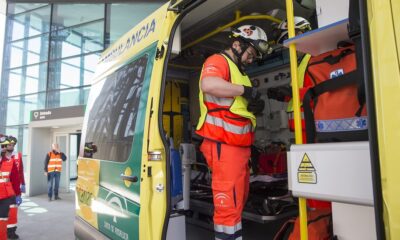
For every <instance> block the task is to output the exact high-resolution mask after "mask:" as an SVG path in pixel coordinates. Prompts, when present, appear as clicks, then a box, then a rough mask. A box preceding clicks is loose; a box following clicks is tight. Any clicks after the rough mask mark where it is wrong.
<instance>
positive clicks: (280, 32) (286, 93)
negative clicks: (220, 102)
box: [267, 17, 331, 209]
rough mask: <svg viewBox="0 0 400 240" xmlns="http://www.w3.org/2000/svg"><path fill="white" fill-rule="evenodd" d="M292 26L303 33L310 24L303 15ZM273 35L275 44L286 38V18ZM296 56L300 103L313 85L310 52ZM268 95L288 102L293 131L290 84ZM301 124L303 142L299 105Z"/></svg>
mask: <svg viewBox="0 0 400 240" xmlns="http://www.w3.org/2000/svg"><path fill="white" fill-rule="evenodd" d="M294 28H295V33H296V35H299V34H302V33H305V32H307V31H310V30H311V24H310V22H309V21H307V20H306V19H305V18H303V17H294ZM274 35H275V39H276V43H277V44H283V42H284V41H285V40H287V39H288V36H289V33H288V25H287V20H284V21H282V22H281V23H280V24H279V25H277V26H276V28H275V29H274ZM297 56H298V60H299V61H298V62H299V64H298V68H297V80H298V84H299V92H300V102H301V105H302V102H303V97H304V94H305V93H306V92H307V90H308V89H309V88H310V87H311V86H313V82H312V79H311V78H310V77H309V76H308V75H307V74H305V72H306V69H307V66H308V62H309V61H310V58H311V55H310V54H303V53H301V52H297ZM267 94H268V97H269V98H271V99H275V100H277V101H280V102H289V103H288V107H287V110H286V111H287V113H288V119H289V129H290V131H292V132H294V110H293V100H292V88H291V87H290V86H280V87H275V88H269V89H268V92H267ZM300 110H301V116H302V119H301V125H302V139H303V143H306V142H307V139H306V123H305V120H304V113H303V107H301V109H300ZM307 204H308V207H310V208H312V209H314V208H328V209H329V208H330V207H331V204H330V203H329V202H326V201H319V200H313V199H307Z"/></svg>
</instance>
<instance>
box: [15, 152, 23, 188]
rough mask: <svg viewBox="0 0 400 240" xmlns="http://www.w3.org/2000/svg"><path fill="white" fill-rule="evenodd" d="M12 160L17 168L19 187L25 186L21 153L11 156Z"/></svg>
mask: <svg viewBox="0 0 400 240" xmlns="http://www.w3.org/2000/svg"><path fill="white" fill-rule="evenodd" d="M12 158H14V161H15V165H16V166H17V170H18V175H19V181H20V183H21V185H25V177H24V163H23V161H22V153H20V152H19V153H16V154H13V155H12Z"/></svg>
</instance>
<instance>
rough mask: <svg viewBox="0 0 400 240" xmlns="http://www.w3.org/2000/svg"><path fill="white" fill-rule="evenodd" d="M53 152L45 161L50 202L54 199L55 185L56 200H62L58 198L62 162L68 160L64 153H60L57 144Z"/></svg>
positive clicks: (53, 147)
mask: <svg viewBox="0 0 400 240" xmlns="http://www.w3.org/2000/svg"><path fill="white" fill-rule="evenodd" d="M51 147H52V151H51V152H48V153H47V154H46V158H45V161H44V175H45V176H47V186H48V192H47V195H48V197H49V201H51V200H52V197H53V184H54V200H60V199H61V198H60V197H59V196H58V188H59V185H60V176H61V170H62V162H63V161H65V160H67V157H66V156H65V154H64V153H63V152H60V147H59V146H58V144H57V143H53V144H52V145H51Z"/></svg>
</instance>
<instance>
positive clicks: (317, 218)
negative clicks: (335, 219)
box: [274, 209, 335, 240]
mask: <svg viewBox="0 0 400 240" xmlns="http://www.w3.org/2000/svg"><path fill="white" fill-rule="evenodd" d="M307 220H308V222H307V226H308V227H307V228H308V239H309V240H333V239H335V237H334V236H333V228H332V214H331V211H330V210H328V209H317V210H313V211H308V212H307ZM299 239H300V218H299V217H297V218H291V219H289V220H288V221H286V222H285V223H284V224H283V225H282V227H281V229H279V231H278V233H277V234H276V235H275V237H274V240H299Z"/></svg>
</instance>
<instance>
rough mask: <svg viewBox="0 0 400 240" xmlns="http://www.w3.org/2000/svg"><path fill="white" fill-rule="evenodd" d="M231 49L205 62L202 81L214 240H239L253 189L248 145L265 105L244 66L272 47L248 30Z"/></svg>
mask: <svg viewBox="0 0 400 240" xmlns="http://www.w3.org/2000/svg"><path fill="white" fill-rule="evenodd" d="M232 33H233V34H232V36H231V37H232V42H231V44H230V46H229V47H228V48H227V49H225V50H224V51H222V52H221V53H220V54H215V55H212V56H210V57H209V58H207V60H206V61H205V63H204V65H203V69H202V72H201V77H200V93H199V100H200V119H199V123H198V125H197V131H196V133H197V134H199V135H201V136H202V137H204V141H203V143H202V145H201V147H200V150H201V151H202V153H203V154H204V156H205V158H206V160H207V163H208V166H209V167H210V169H211V170H212V190H213V199H214V230H215V239H241V238H242V222H241V215H242V211H243V207H244V205H245V202H246V200H247V195H248V189H249V167H248V161H249V159H250V146H251V144H252V143H253V141H254V130H255V126H256V117H255V114H257V113H259V112H261V111H262V110H263V108H264V102H263V101H262V100H261V99H260V94H259V93H258V92H257V89H256V88H255V87H252V85H251V82H250V79H249V77H248V76H247V75H246V74H245V73H244V72H243V70H244V67H245V66H247V65H248V64H251V63H252V62H253V61H254V60H255V59H257V58H262V56H263V55H264V54H266V53H267V52H268V49H269V46H268V43H267V42H268V41H267V35H266V34H265V32H264V31H263V30H262V29H261V28H259V27H257V26H253V25H244V26H241V27H239V28H238V29H235V30H233V32H232Z"/></svg>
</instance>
